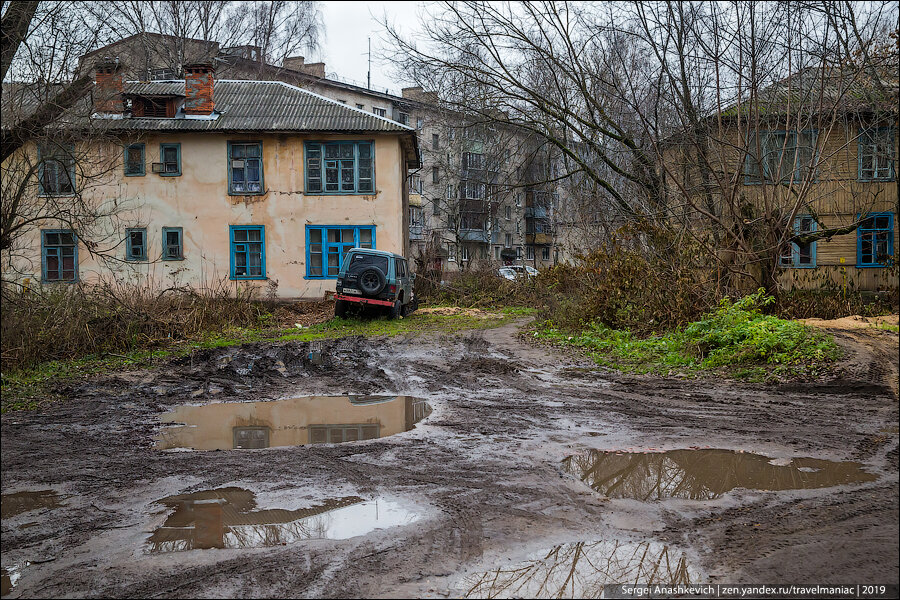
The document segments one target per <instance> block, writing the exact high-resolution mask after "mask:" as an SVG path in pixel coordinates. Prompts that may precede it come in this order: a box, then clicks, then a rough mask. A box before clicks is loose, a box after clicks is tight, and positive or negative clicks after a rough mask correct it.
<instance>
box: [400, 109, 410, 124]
mask: <svg viewBox="0 0 900 600" xmlns="http://www.w3.org/2000/svg"><path fill="white" fill-rule="evenodd" d="M397 121H398V122H399V123H400V124H401V125H409V113H405V112H401V113H397Z"/></svg>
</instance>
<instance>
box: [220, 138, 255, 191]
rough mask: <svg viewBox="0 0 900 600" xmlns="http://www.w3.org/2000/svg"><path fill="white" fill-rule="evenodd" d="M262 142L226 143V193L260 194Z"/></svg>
mask: <svg viewBox="0 0 900 600" xmlns="http://www.w3.org/2000/svg"><path fill="white" fill-rule="evenodd" d="M262 191H263V167H262V142H228V193H229V194H261V193H262Z"/></svg>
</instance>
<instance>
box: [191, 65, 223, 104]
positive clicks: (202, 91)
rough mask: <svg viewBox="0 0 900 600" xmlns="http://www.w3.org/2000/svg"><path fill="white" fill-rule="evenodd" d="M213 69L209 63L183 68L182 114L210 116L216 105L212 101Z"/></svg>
mask: <svg viewBox="0 0 900 600" xmlns="http://www.w3.org/2000/svg"><path fill="white" fill-rule="evenodd" d="M213 74H214V68H213V66H212V65H211V64H209V63H198V64H192V65H185V66H184V96H185V98H184V112H185V114H188V115H211V114H212V113H213V110H215V107H216V103H215V101H214V99H213V88H214V80H213Z"/></svg>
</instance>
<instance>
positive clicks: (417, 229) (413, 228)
mask: <svg viewBox="0 0 900 600" xmlns="http://www.w3.org/2000/svg"><path fill="white" fill-rule="evenodd" d="M409 239H411V240H424V239H425V236H424V234H423V233H422V226H421V225H410V227H409Z"/></svg>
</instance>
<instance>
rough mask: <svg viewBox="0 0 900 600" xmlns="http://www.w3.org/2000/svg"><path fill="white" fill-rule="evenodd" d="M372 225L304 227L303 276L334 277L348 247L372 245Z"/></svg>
mask: <svg viewBox="0 0 900 600" xmlns="http://www.w3.org/2000/svg"><path fill="white" fill-rule="evenodd" d="M374 247H375V226H374V225H366V226H353V227H339V226H336V225H334V226H331V225H307V226H306V277H307V278H311V279H334V278H336V277H337V276H338V273H339V272H340V270H341V265H343V261H344V256H346V254H347V251H348V250H350V249H351V248H374Z"/></svg>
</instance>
